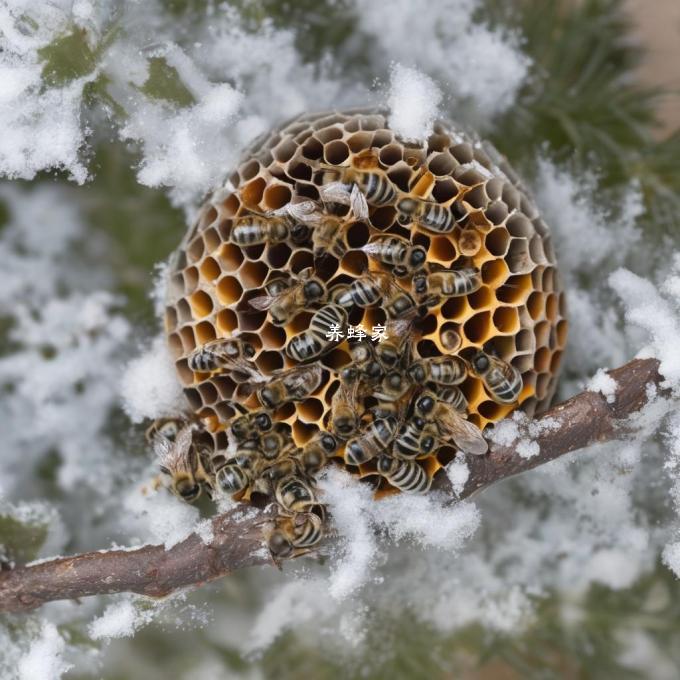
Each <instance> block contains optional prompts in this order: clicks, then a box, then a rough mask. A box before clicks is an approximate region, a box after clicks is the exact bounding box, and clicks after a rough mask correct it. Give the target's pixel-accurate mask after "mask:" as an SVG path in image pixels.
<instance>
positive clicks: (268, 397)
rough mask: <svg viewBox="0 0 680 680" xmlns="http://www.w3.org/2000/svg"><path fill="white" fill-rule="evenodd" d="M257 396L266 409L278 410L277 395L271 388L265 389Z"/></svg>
mask: <svg viewBox="0 0 680 680" xmlns="http://www.w3.org/2000/svg"><path fill="white" fill-rule="evenodd" d="M257 396H258V397H259V398H260V402H261V403H262V405H263V406H264V407H265V408H276V395H275V393H274V391H273V390H272V389H271V388H270V387H263V388H262V389H261V390H260V391H259V392H258V393H257Z"/></svg>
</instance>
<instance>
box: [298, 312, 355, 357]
mask: <svg viewBox="0 0 680 680" xmlns="http://www.w3.org/2000/svg"><path fill="white" fill-rule="evenodd" d="M345 326H347V312H346V311H345V310H344V309H343V308H342V307H340V306H339V305H334V304H328V305H326V306H325V307H322V308H321V309H320V310H319V311H318V312H316V313H315V314H314V316H312V319H311V321H310V322H309V328H308V330H306V331H302V332H301V333H298V334H297V335H294V336H293V337H292V338H291V339H290V340H289V341H288V342H287V343H286V348H285V351H286V354H287V355H288V356H289V357H290V358H291V359H295V360H296V361H300V362H304V361H310V360H311V359H316V358H317V357H318V356H320V355H322V354H324V353H325V352H328V351H329V350H330V349H332V348H333V346H334V345H336V344H337V343H338V342H340V340H341V339H342V335H343V334H344V329H345Z"/></svg>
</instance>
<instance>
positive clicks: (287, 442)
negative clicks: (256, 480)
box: [260, 423, 293, 460]
mask: <svg viewBox="0 0 680 680" xmlns="http://www.w3.org/2000/svg"><path fill="white" fill-rule="evenodd" d="M276 425H277V426H279V427H277V428H276V429H275V430H274V431H272V432H267V433H266V434H263V435H262V436H261V437H260V449H261V451H262V455H263V457H264V458H265V460H276V459H277V458H279V457H280V456H282V455H283V454H284V453H285V452H286V451H288V450H289V449H290V448H291V447H292V446H293V440H292V437H291V435H290V432H289V431H288V429H287V426H286V425H285V423H277V424H276Z"/></svg>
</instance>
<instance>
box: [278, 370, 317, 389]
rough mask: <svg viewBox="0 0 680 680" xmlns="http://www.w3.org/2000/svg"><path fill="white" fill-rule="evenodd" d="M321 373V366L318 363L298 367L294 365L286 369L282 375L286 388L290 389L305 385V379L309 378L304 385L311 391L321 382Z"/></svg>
mask: <svg viewBox="0 0 680 680" xmlns="http://www.w3.org/2000/svg"><path fill="white" fill-rule="evenodd" d="M321 373H322V371H321V366H319V365H314V366H302V367H300V368H298V367H296V368H293V369H291V370H290V371H286V372H285V374H284V375H283V376H282V377H283V379H284V380H285V381H286V385H287V386H288V388H289V389H291V390H295V389H297V388H298V387H302V386H305V385H306V381H307V380H309V383H308V384H307V385H306V386H307V387H308V388H309V392H310V393H311V392H313V391H314V390H315V389H316V388H317V387H318V386H319V384H320V383H321ZM312 385H313V386H312Z"/></svg>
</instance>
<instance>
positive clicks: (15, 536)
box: [0, 514, 47, 564]
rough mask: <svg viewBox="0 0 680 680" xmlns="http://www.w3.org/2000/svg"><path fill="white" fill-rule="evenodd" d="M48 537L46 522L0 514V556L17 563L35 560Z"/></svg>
mask: <svg viewBox="0 0 680 680" xmlns="http://www.w3.org/2000/svg"><path fill="white" fill-rule="evenodd" d="M46 538H47V526H45V525H44V524H37V523H35V524H34V523H30V522H21V521H19V520H18V519H16V518H15V517H13V516H12V515H2V514H0V558H2V559H4V560H7V561H9V562H15V563H17V564H24V563H26V562H30V561H31V560H34V559H35V558H36V557H37V556H38V553H39V551H40V548H41V546H42V544H43V543H44V542H45V539H46Z"/></svg>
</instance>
